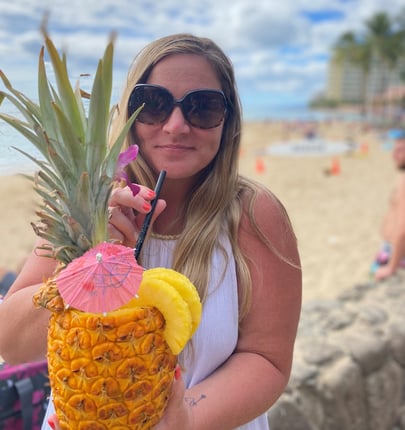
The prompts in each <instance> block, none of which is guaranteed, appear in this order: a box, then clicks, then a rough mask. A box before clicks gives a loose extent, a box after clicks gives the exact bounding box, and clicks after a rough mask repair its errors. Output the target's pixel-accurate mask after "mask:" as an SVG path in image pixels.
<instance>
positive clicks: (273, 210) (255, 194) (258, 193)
mask: <svg viewBox="0 0 405 430" xmlns="http://www.w3.org/2000/svg"><path fill="white" fill-rule="evenodd" d="M241 202H242V208H243V216H242V219H243V218H247V219H251V220H252V219H255V220H256V222H258V223H259V224H264V225H266V224H268V223H274V219H275V218H277V219H280V220H282V219H285V220H287V221H289V219H288V214H287V211H286V209H285V207H284V205H283V203H282V202H281V201H280V200H279V198H278V197H277V196H276V195H275V194H274V193H273V192H272V191H271V190H270V189H269V188H267V187H266V186H265V185H263V184H261V183H258V182H255V181H253V180H250V179H247V178H242V180H241Z"/></svg>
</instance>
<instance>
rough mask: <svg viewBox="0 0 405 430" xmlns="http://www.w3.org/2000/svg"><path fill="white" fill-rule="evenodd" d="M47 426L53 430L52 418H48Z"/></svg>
mask: <svg viewBox="0 0 405 430" xmlns="http://www.w3.org/2000/svg"><path fill="white" fill-rule="evenodd" d="M48 425H49V427H50V428H51V429H52V430H55V428H56V427H55V423H54V421H53V417H50V418H49V419H48Z"/></svg>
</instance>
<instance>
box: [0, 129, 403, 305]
mask: <svg viewBox="0 0 405 430" xmlns="http://www.w3.org/2000/svg"><path fill="white" fill-rule="evenodd" d="M312 125H313V124H310V126H311V127H312ZM315 131H316V133H317V135H318V136H320V137H322V138H325V139H329V140H339V141H342V140H346V139H348V138H350V139H351V140H352V141H353V142H355V143H356V144H357V145H358V146H359V147H360V148H362V151H360V150H359V149H358V150H356V151H355V152H354V153H353V154H350V155H349V154H340V155H314V156H309V155H306V156H287V155H285V156H280V155H271V154H268V153H267V148H268V147H269V146H270V145H271V144H274V143H276V142H280V141H289V140H290V141H291V140H294V139H302V138H303V136H304V135H305V134H306V133H307V132H308V124H303V123H286V122H270V121H267V122H249V123H246V124H245V125H244V131H243V136H242V150H241V165H240V168H241V172H242V173H243V174H245V175H247V176H249V177H251V178H254V179H256V180H258V181H260V182H262V183H264V184H265V185H266V186H268V187H269V188H270V189H271V190H272V191H273V192H274V193H275V194H276V195H277V197H278V198H279V199H280V200H281V201H282V202H283V204H284V205H285V207H286V209H287V211H288V213H289V215H290V218H291V221H292V224H293V226H294V229H295V232H296V235H297V238H298V244H299V249H300V254H301V260H302V268H303V298H304V301H306V300H312V299H317V298H322V299H326V298H333V297H335V296H336V295H337V294H339V293H341V292H342V291H343V290H345V289H350V288H352V287H353V286H354V285H355V284H357V283H362V282H366V281H368V279H369V274H368V270H369V266H370V263H371V261H372V259H373V257H374V255H375V253H376V250H377V248H378V247H379V245H380V241H381V239H380V235H379V229H380V224H381V221H382V217H383V214H384V211H385V209H386V207H387V203H388V199H389V194H390V191H391V188H392V185H393V183H394V180H395V174H396V172H395V171H394V168H393V164H392V161H391V153H390V151H388V150H386V149H384V148H383V145H381V143H382V140H381V138H380V137H379V135H378V133H377V132H375V131H373V130H367V129H364V127H363V126H361V125H359V124H356V123H341V122H325V123H319V124H317V125H316V130H315ZM310 143H311V142H310V141H308V144H310ZM334 161H335V162H337V163H338V167H340V173H339V174H336V175H330V174H327V173H326V171H327V170H329V169H330V168H331V166H332V163H333V162H334ZM0 197H1V198H0V229H1V230H0V233H1V237H2V246H1V247H0V266H3V267H4V266H6V267H8V268H10V269H14V270H16V269H18V267H19V265H20V264H21V263H22V261H23V259H24V257H25V256H26V255H27V253H29V252H30V251H31V249H32V247H33V244H34V242H35V239H36V238H35V235H34V233H33V231H32V228H31V226H30V222H32V221H35V220H36V216H35V208H36V207H37V205H38V202H39V199H38V197H37V196H36V195H35V193H34V192H33V191H32V187H31V183H30V182H29V181H27V180H26V179H25V178H22V177H20V176H6V177H0Z"/></svg>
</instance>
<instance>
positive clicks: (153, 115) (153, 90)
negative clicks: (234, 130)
mask: <svg viewBox="0 0 405 430" xmlns="http://www.w3.org/2000/svg"><path fill="white" fill-rule="evenodd" d="M142 105H144V107H143V108H142V110H141V111H140V113H139V114H138V116H137V118H136V120H137V121H139V122H142V123H144V124H159V123H162V122H164V121H166V120H167V119H168V118H169V116H170V115H171V113H172V112H173V109H174V108H175V106H180V109H181V111H182V113H183V115H184V118H185V119H186V120H187V122H189V123H190V124H191V125H192V126H193V127H198V128H203V129H208V128H214V127H218V126H219V125H220V124H221V122H222V121H223V119H224V117H225V113H226V106H227V103H226V98H225V95H224V93H223V92H222V91H219V90H208V89H201V90H194V91H190V92H188V93H187V94H185V95H184V97H182V98H181V99H176V98H174V97H173V94H172V93H170V92H169V91H168V90H167V89H166V88H163V87H160V86H159V85H151V84H138V85H135V87H134V89H133V90H132V93H131V95H130V97H129V101H128V115H129V116H131V115H132V114H133V113H134V112H135V111H136V110H137V109H138V108H139V107H140V106H142Z"/></svg>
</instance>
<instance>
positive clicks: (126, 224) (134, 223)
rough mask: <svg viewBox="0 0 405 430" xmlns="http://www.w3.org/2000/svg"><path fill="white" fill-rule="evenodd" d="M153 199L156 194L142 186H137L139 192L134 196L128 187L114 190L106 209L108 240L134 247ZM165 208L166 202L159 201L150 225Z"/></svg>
mask: <svg viewBox="0 0 405 430" xmlns="http://www.w3.org/2000/svg"><path fill="white" fill-rule="evenodd" d="M155 197H156V193H155V192H154V191H153V190H151V189H150V188H147V187H144V186H139V192H138V193H137V194H136V195H135V196H134V194H133V192H132V190H131V189H130V188H129V187H128V186H126V187H124V188H116V189H114V190H113V192H112V194H111V198H110V201H109V207H108V210H109V226H108V231H109V235H110V238H111V239H115V240H117V241H118V242H120V243H122V244H123V245H125V246H129V247H131V248H133V247H135V245H136V241H137V239H138V235H139V231H140V230H141V228H142V224H143V222H144V220H145V216H146V214H147V213H149V212H150V210H151V209H152V206H151V201H152V200H153V199H154V198H155ZM165 207H166V202H165V201H164V200H162V199H159V200H158V202H157V205H156V208H155V213H154V214H153V217H152V223H153V221H154V220H155V219H156V217H158V216H159V214H160V213H161V212H162V211H163V210H164V209H165Z"/></svg>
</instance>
